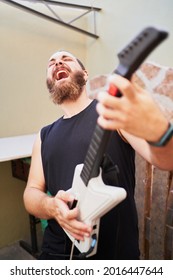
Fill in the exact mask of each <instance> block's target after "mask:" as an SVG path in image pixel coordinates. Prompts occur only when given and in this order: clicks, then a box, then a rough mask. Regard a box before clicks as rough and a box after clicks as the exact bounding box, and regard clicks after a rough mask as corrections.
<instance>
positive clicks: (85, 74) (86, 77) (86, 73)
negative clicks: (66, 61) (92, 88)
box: [83, 70, 88, 82]
mask: <svg viewBox="0 0 173 280" xmlns="http://www.w3.org/2000/svg"><path fill="white" fill-rule="evenodd" d="M83 72H84V79H85V81H86V82H87V80H88V72H87V70H83Z"/></svg>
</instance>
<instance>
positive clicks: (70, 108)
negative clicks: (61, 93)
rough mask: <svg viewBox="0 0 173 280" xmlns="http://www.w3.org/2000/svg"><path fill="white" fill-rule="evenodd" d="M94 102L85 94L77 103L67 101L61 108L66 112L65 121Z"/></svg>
mask: <svg viewBox="0 0 173 280" xmlns="http://www.w3.org/2000/svg"><path fill="white" fill-rule="evenodd" d="M91 102H92V100H91V99H90V98H89V97H88V96H87V95H86V93H85V92H83V93H82V94H81V95H80V97H79V98H78V99H77V100H76V101H65V102H64V103H63V104H61V108H62V110H63V111H64V119H66V118H71V117H73V116H74V115H77V114H79V113H80V112H81V111H83V110H84V109H85V108H86V107H87V106H88V105H89V104H90V103H91Z"/></svg>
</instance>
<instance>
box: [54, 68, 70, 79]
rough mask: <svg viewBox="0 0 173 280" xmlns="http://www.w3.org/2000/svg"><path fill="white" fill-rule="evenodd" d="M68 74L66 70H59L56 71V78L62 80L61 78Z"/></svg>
mask: <svg viewBox="0 0 173 280" xmlns="http://www.w3.org/2000/svg"><path fill="white" fill-rule="evenodd" d="M68 76H69V73H68V72H67V71H66V70H59V71H58V72H57V73H56V79H57V80H58V81H59V80H62V79H66V78H68Z"/></svg>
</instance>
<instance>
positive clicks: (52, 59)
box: [49, 55, 73, 62]
mask: <svg viewBox="0 0 173 280" xmlns="http://www.w3.org/2000/svg"><path fill="white" fill-rule="evenodd" d="M67 57H69V58H72V59H73V57H72V56H69V55H63V56H62V57H61V59H64V58H67ZM55 60H56V58H51V59H50V60H49V62H51V61H55Z"/></svg>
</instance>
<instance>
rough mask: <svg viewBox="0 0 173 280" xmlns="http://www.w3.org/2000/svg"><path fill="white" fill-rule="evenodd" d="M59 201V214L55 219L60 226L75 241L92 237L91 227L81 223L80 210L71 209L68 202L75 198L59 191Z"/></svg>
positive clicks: (57, 196)
mask: <svg viewBox="0 0 173 280" xmlns="http://www.w3.org/2000/svg"><path fill="white" fill-rule="evenodd" d="M56 199H58V201H57V204H58V207H57V212H56V216H55V219H56V220H57V221H58V223H59V224H60V226H61V227H62V228H64V229H65V230H66V231H68V232H69V233H70V234H71V235H72V236H73V237H74V238H75V239H78V240H84V238H85V237H88V236H90V233H91V231H92V229H91V227H90V226H89V225H86V224H85V223H83V222H81V221H79V220H78V219H77V218H78V216H79V211H78V208H77V207H75V208H74V209H69V207H68V204H67V203H68V202H69V201H71V202H72V201H73V200H74V196H73V195H72V194H71V193H70V192H65V191H59V192H58V193H57V195H56Z"/></svg>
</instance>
